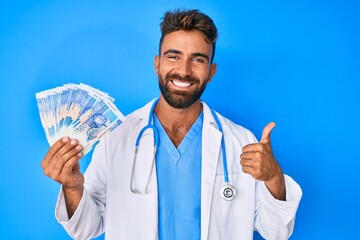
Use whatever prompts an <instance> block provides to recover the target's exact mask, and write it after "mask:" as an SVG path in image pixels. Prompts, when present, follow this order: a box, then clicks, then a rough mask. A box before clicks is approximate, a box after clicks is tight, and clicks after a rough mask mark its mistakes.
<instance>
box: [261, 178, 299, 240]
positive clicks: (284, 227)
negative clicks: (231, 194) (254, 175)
mask: <svg viewBox="0 0 360 240" xmlns="http://www.w3.org/2000/svg"><path fill="white" fill-rule="evenodd" d="M284 177H285V185H286V201H280V200H277V199H275V198H274V197H273V196H272V195H271V193H270V191H269V190H268V189H267V187H266V185H265V183H264V182H263V181H257V182H256V191H257V193H256V195H257V196H256V209H255V211H256V212H255V215H256V216H255V229H256V230H257V231H258V232H259V233H260V235H261V236H262V237H264V238H265V239H279V240H281V239H288V238H289V237H290V236H291V234H292V232H293V229H294V224H295V215H296V211H297V208H298V205H299V203H300V199H301V196H302V191H301V188H300V186H299V185H298V184H297V183H296V182H295V181H294V180H293V179H292V178H291V177H289V176H287V175H284Z"/></svg>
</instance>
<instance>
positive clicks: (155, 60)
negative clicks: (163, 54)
mask: <svg viewBox="0 0 360 240" xmlns="http://www.w3.org/2000/svg"><path fill="white" fill-rule="evenodd" d="M154 68H155V73H156V75H159V68H160V57H159V56H158V55H156V56H155V57H154Z"/></svg>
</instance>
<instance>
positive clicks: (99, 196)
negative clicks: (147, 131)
mask: <svg viewBox="0 0 360 240" xmlns="http://www.w3.org/2000/svg"><path fill="white" fill-rule="evenodd" d="M105 145H106V140H105V139H104V140H103V141H102V142H101V143H99V144H98V145H97V147H96V148H95V150H94V153H93V157H92V160H91V163H90V164H89V166H88V168H87V170H86V172H85V174H84V176H85V184H84V192H83V196H82V198H81V201H80V203H79V205H78V207H77V209H76V211H75V213H74V215H73V216H72V217H71V218H70V219H69V218H68V214H67V210H66V204H65V199H64V194H63V191H62V189H61V190H60V194H59V197H58V201H57V204H56V208H55V216H56V218H57V220H58V222H59V223H60V224H61V225H62V226H63V227H64V229H65V230H66V231H67V232H68V234H69V235H70V236H71V237H73V238H74V239H79V240H81V239H91V238H94V237H97V236H99V235H100V234H102V233H103V232H104V226H105V222H104V220H105V196H106V171H105V168H106V152H105Z"/></svg>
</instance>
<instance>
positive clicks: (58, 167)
mask: <svg viewBox="0 0 360 240" xmlns="http://www.w3.org/2000/svg"><path fill="white" fill-rule="evenodd" d="M81 150H82V147H81V146H80V145H77V146H76V147H75V148H72V149H71V150H70V151H68V152H66V153H65V154H64V155H62V156H61V157H60V158H59V159H57V161H54V162H55V165H54V168H53V171H54V174H56V175H58V174H60V173H61V172H62V171H63V168H64V166H65V164H67V162H68V161H70V160H71V159H72V158H73V157H74V156H78V154H79V153H81ZM81 156H82V155H81Z"/></svg>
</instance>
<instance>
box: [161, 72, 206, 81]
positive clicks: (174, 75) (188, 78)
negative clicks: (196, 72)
mask: <svg viewBox="0 0 360 240" xmlns="http://www.w3.org/2000/svg"><path fill="white" fill-rule="evenodd" d="M165 79H166V80H167V81H170V80H179V81H182V82H190V83H200V80H199V79H198V78H196V77H191V76H184V77H183V76H181V75H180V74H178V73H168V74H166V77H165Z"/></svg>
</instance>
